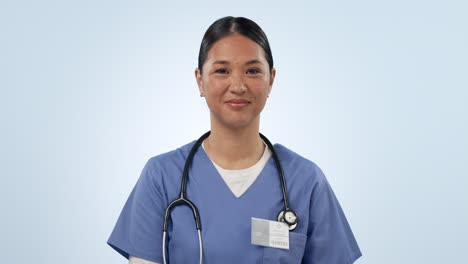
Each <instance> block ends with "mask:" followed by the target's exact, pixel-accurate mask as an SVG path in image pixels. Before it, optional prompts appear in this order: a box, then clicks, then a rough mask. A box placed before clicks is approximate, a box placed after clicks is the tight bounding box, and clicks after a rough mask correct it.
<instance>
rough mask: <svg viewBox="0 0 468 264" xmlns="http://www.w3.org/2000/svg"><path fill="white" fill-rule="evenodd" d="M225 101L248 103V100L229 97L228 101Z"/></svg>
mask: <svg viewBox="0 0 468 264" xmlns="http://www.w3.org/2000/svg"><path fill="white" fill-rule="evenodd" d="M226 103H234V104H243V103H247V104H248V103H249V101H248V100H245V99H231V100H229V101H226Z"/></svg>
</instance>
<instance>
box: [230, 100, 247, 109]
mask: <svg viewBox="0 0 468 264" xmlns="http://www.w3.org/2000/svg"><path fill="white" fill-rule="evenodd" d="M249 103H250V102H249V101H248V100H245V99H231V100H228V101H226V104H228V105H229V106H231V107H232V108H234V109H241V108H243V107H245V106H247V105H248V104H249Z"/></svg>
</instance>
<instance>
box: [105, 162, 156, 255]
mask: <svg viewBox="0 0 468 264" xmlns="http://www.w3.org/2000/svg"><path fill="white" fill-rule="evenodd" d="M150 161H151V159H150V160H149V161H148V162H147V163H146V164H145V166H144V168H143V171H142V172H141V175H140V178H139V179H138V181H137V183H136V185H135V187H134V188H133V190H132V192H131V193H130V196H129V197H128V199H127V202H126V203H125V206H124V208H123V210H122V212H121V213H120V216H119V218H118V220H117V223H116V225H115V227H114V230H113V231H112V234H111V236H110V238H109V239H108V241H107V244H108V245H109V246H111V247H112V248H113V249H115V250H116V251H117V252H119V253H120V254H121V255H122V256H124V257H125V258H127V259H128V258H129V256H130V255H132V256H136V257H139V258H142V259H146V260H151V261H154V262H158V263H162V249H161V248H162V226H163V221H164V212H165V208H163V201H164V200H163V195H162V194H161V192H160V191H159V188H158V184H156V183H155V178H154V177H153V175H152V171H154V168H152V167H151V162H150Z"/></svg>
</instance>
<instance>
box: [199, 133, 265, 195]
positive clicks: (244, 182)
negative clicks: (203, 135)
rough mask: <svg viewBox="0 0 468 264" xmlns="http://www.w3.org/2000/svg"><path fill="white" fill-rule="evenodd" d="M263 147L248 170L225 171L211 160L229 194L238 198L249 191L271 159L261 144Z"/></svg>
mask: <svg viewBox="0 0 468 264" xmlns="http://www.w3.org/2000/svg"><path fill="white" fill-rule="evenodd" d="M204 144H205V142H204V141H203V143H202V147H203V149H205V146H204ZM263 144H264V145H265V150H264V151H263V155H262V157H261V158H260V160H259V161H257V163H256V164H255V165H253V166H251V167H249V168H246V169H241V170H226V169H223V168H221V167H220V166H219V165H218V164H216V163H214V161H213V160H211V159H210V160H211V162H212V163H213V165H214V166H215V168H216V170H217V171H218V173H219V175H221V178H223V180H224V182H225V183H226V185H227V186H228V187H229V189H231V192H232V193H233V194H234V196H236V197H237V198H239V197H240V196H241V195H242V194H244V193H245V191H247V189H249V187H250V186H251V185H252V183H253V182H254V181H255V179H256V178H257V177H258V175H260V172H261V171H262V170H263V167H265V164H266V163H267V162H268V159H269V158H270V157H271V150H270V149H269V148H268V146H267V145H266V144H265V142H263Z"/></svg>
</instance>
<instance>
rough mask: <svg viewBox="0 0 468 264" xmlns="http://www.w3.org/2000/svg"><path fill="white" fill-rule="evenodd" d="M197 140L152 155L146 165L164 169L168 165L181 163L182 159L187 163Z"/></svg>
mask: <svg viewBox="0 0 468 264" xmlns="http://www.w3.org/2000/svg"><path fill="white" fill-rule="evenodd" d="M195 142H196V141H195V140H194V141H192V142H190V143H187V144H185V145H183V146H181V147H179V148H176V149H173V150H170V151H167V152H164V153H161V154H158V155H155V156H152V157H150V158H149V159H148V160H147V162H146V165H145V166H147V167H149V168H151V169H163V168H165V167H168V166H174V165H180V162H181V161H182V162H183V163H185V159H186V158H187V156H188V154H189V152H190V150H191V148H192V147H193V145H194V144H195ZM182 165H183V164H182Z"/></svg>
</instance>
